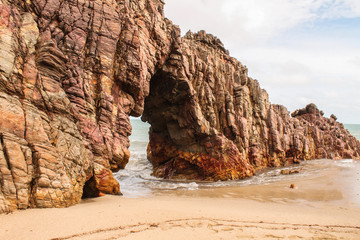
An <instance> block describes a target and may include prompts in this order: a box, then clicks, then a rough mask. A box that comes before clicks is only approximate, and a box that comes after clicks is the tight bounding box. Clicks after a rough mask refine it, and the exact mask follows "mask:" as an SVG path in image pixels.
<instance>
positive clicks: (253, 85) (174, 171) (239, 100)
mask: <svg viewBox="0 0 360 240" xmlns="http://www.w3.org/2000/svg"><path fill="white" fill-rule="evenodd" d="M321 113H322V112H321V111H319V110H318V109H317V107H316V106H315V105H314V104H309V105H308V106H306V108H304V109H301V110H297V111H296V112H294V113H293V114H292V118H291V117H290V115H289V112H288V111H287V109H286V108H285V107H283V106H280V105H273V104H271V103H270V102H269V98H268V95H267V93H266V91H265V90H263V89H261V88H260V86H259V83H258V82H257V81H256V80H253V79H251V78H250V77H248V75H247V69H246V67H245V66H243V65H242V64H241V63H240V62H239V61H237V60H236V59H234V58H232V57H229V54H228V52H227V51H226V50H225V48H224V46H223V45H222V43H221V42H220V40H219V39H217V38H216V37H214V36H212V35H209V34H206V33H205V32H204V31H201V32H199V33H196V34H193V33H191V32H189V33H187V34H186V35H185V37H184V38H183V39H182V42H181V45H180V47H179V48H178V49H176V50H175V51H173V52H172V54H171V55H170V56H169V59H168V60H167V61H166V63H165V65H164V66H163V67H162V68H161V69H159V70H158V71H157V72H156V74H155V75H154V76H153V77H152V79H151V81H150V95H149V96H148V97H147V98H146V100H145V111H144V114H143V118H142V119H143V120H145V121H148V122H149V123H150V124H151V131H150V143H149V147H148V158H149V160H150V161H151V162H152V163H153V165H154V174H155V176H158V177H164V178H189V177H190V178H194V179H199V180H228V179H239V178H244V177H249V176H252V175H253V174H254V172H255V171H256V170H259V169H262V168H265V167H279V166H283V165H285V164H289V163H294V162H299V161H300V160H308V159H320V158H331V159H341V158H354V159H358V158H359V157H360V143H359V141H357V140H356V139H355V138H354V137H353V136H351V135H350V134H349V132H348V131H347V130H345V129H344V127H343V125H342V124H340V123H338V122H336V117H334V116H332V117H331V118H330V119H327V118H324V117H323V116H322V114H321Z"/></svg>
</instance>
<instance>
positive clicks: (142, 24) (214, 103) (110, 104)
mask: <svg viewBox="0 0 360 240" xmlns="http://www.w3.org/2000/svg"><path fill="white" fill-rule="evenodd" d="M163 6H164V2H163V1H162V0H146V1H145V0H136V1H112V0H111V1H110V0H98V1H86V0H77V1H74V0H64V1H57V0H46V1H45V0H32V1H15V0H0V53H1V54H0V212H9V211H14V210H16V209H25V208H28V207H66V206H69V205H72V204H76V203H78V202H79V201H80V200H81V197H95V196H101V195H103V194H120V188H119V183H118V182H117V181H116V180H115V179H114V177H113V174H112V172H113V171H118V170H119V169H122V168H124V167H125V165H126V164H127V162H128V160H129V156H130V153H129V150H128V147H129V139H128V137H129V135H130V134H131V125H130V121H129V116H141V115H142V117H143V120H144V121H148V122H149V123H150V124H151V130H150V143H149V147H148V157H149V159H150V161H151V162H152V163H153V165H154V174H155V175H156V176H160V177H164V178H181V179H201V180H204V179H205V180H228V179H240V178H245V177H248V176H252V175H253V174H254V173H255V171H256V170H258V169H262V168H265V167H272V166H282V165H285V164H288V163H295V162H299V161H301V160H307V159H315V158H333V159H340V158H359V157H360V147H359V146H360V143H359V142H358V141H357V140H356V139H355V138H354V137H352V136H351V135H350V134H349V133H348V132H347V131H346V130H345V129H344V128H343V126H342V124H340V123H338V122H336V117H335V116H332V117H331V118H330V119H327V118H324V117H322V115H323V113H322V112H321V111H319V110H318V109H317V108H316V106H315V105H309V106H307V107H306V108H304V109H302V110H299V111H296V112H295V113H293V118H291V117H290V115H289V112H288V111H287V110H286V108H285V107H283V106H279V105H272V104H271V103H270V102H269V99H268V95H267V93H266V91H265V90H263V89H261V88H260V85H259V83H258V82H257V81H256V80H254V79H252V78H250V77H248V75H247V68H246V67H245V66H244V65H242V64H241V63H240V62H239V61H237V60H236V59H234V58H232V57H230V56H229V53H228V51H227V50H226V49H225V47H224V45H223V44H222V43H221V41H220V40H219V39H218V38H216V37H214V36H212V35H209V34H206V32H205V31H200V32H199V33H195V34H194V33H191V32H189V33H188V34H186V36H185V37H183V38H181V37H180V30H179V28H178V27H177V26H175V25H173V24H172V22H171V21H169V20H168V19H166V18H165V17H164V13H163Z"/></svg>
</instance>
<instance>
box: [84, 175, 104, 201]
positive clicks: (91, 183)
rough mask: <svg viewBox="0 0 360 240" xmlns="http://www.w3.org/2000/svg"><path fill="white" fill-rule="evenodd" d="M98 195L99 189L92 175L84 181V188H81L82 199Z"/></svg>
mask: <svg viewBox="0 0 360 240" xmlns="http://www.w3.org/2000/svg"><path fill="white" fill-rule="evenodd" d="M99 195H100V191H99V189H97V184H96V180H95V177H94V176H92V177H91V178H90V179H89V180H87V181H86V182H85V185H84V188H83V194H82V197H81V198H82V199H85V198H95V197H98V196H99Z"/></svg>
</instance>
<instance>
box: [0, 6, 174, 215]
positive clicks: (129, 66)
mask: <svg viewBox="0 0 360 240" xmlns="http://www.w3.org/2000/svg"><path fill="white" fill-rule="evenodd" d="M179 35H180V33H179V29H178V27H176V26H173V25H172V23H171V22H170V21H169V20H167V19H165V18H164V15H163V2H162V1H160V0H152V1H147V0H143V1H128V0H127V1H115V0H96V1H89V0H65V1H58V0H34V1H15V0H0V53H1V54H0V139H1V141H0V212H8V211H12V210H15V209H23V208H28V207H65V206H69V205H71V204H75V203H77V202H79V201H80V199H81V197H82V196H98V195H99V194H100V193H108V194H118V193H120V190H119V183H118V182H117V181H116V180H115V179H114V178H113V175H112V171H117V170H119V169H121V168H124V167H125V165H126V163H127V161H128V159H129V154H130V153H129V150H128V147H129V140H128V136H129V135H130V134H131V125H130V122H129V115H132V116H140V115H141V114H142V111H143V106H144V98H145V97H146V96H147V95H148V94H149V81H150V78H151V76H152V75H154V73H155V71H156V70H157V69H158V68H160V67H161V66H162V64H163V63H164V62H165V60H166V59H167V58H168V54H169V53H170V51H171V49H172V48H173V45H174V44H177V43H178V42H179Z"/></svg>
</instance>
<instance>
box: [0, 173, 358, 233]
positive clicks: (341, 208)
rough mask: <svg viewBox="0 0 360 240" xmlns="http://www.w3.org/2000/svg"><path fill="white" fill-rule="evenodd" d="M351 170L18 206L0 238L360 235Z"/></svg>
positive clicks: (5, 218) (6, 217)
mask: <svg viewBox="0 0 360 240" xmlns="http://www.w3.org/2000/svg"><path fill="white" fill-rule="evenodd" d="M344 174H345V175H346V176H349V177H348V178H347V177H344V176H345V175H344ZM348 174H349V172H343V171H337V170H331V169H330V170H328V171H326V173H323V174H321V175H318V176H315V177H308V178H305V179H298V180H297V181H296V182H294V184H295V186H296V187H295V189H291V188H290V187H289V185H290V183H291V182H287V181H283V182H277V183H272V184H267V185H254V186H242V187H224V188H215V189H214V188H213V189H200V190H193V191H190V190H184V191H179V190H176V191H161V192H158V193H156V194H154V195H152V196H150V197H143V198H136V199H131V198H124V197H120V196H104V197H101V198H96V199H86V200H83V201H82V202H81V203H80V204H79V205H76V206H73V207H69V208H66V209H30V210H26V211H17V212H15V213H12V214H8V215H1V216H0V223H1V228H0V239H29V240H30V239H34V240H35V239H36V240H40V239H72V240H73V239H251V238H253V239H359V238H360V204H359V203H358V202H357V200H356V199H354V198H353V197H352V196H353V195H351V194H352V192H351V191H350V190H351V189H352V187H351V186H352V185H349V184H350V180H351V179H354V177H355V178H356V176H357V175H356V173H351V175H348ZM353 184H356V182H355V183H353ZM346 186H348V187H346Z"/></svg>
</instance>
